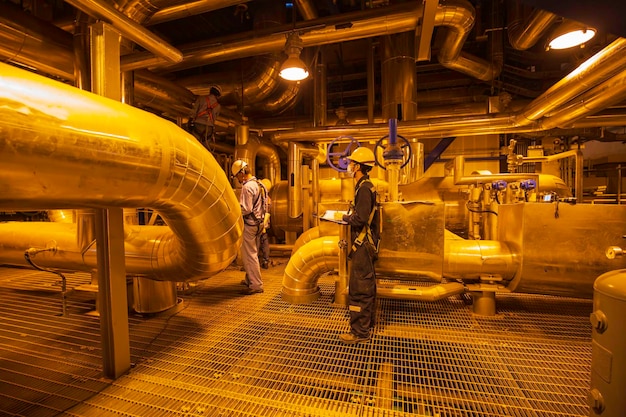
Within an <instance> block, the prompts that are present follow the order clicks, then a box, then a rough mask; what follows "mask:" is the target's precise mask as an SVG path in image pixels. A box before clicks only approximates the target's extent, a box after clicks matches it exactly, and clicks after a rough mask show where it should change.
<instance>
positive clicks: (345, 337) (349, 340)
mask: <svg viewBox="0 0 626 417" xmlns="http://www.w3.org/2000/svg"><path fill="white" fill-rule="evenodd" d="M339 340H341V341H342V342H343V343H345V344H346V345H354V344H356V343H361V342H367V341H368V340H370V337H369V335H368V336H364V337H359V336H357V335H355V334H353V333H343V334H340V335H339Z"/></svg>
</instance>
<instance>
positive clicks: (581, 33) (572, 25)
mask: <svg viewBox="0 0 626 417" xmlns="http://www.w3.org/2000/svg"><path fill="white" fill-rule="evenodd" d="M595 35H596V30H595V29H593V28H590V27H587V26H585V25H583V24H581V23H578V22H574V21H571V20H569V21H565V22H563V23H562V24H561V25H560V26H559V27H558V28H557V29H556V30H555V31H554V33H553V34H552V37H551V40H550V41H549V42H548V49H567V48H572V47H574V46H578V45H583V44H584V43H585V42H588V41H589V40H590V39H592V38H593V37H594V36H595Z"/></svg>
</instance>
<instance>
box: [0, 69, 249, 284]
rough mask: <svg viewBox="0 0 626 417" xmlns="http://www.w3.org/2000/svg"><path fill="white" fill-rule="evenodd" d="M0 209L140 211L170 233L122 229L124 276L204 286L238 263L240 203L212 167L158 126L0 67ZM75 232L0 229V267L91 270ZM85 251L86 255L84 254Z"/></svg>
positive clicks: (149, 118) (90, 258) (121, 107)
mask: <svg viewBox="0 0 626 417" xmlns="http://www.w3.org/2000/svg"><path fill="white" fill-rule="evenodd" d="M0 166H2V170H1V171H0V210H18V211H19V210H46V209H89V208H109V207H122V208H149V209H153V210H155V211H156V212H158V214H159V215H160V216H161V217H162V218H163V220H164V222H165V223H166V225H167V226H134V225H126V226H125V252H126V272H127V273H128V274H134V275H141V276H145V277H148V278H151V279H156V280H162V281H188V280H197V279H201V278H206V277H208V276H211V275H214V274H216V273H218V272H220V271H222V270H224V269H225V268H226V267H227V266H228V265H230V263H231V262H232V261H233V260H234V259H235V257H236V256H237V251H238V249H239V246H240V244H241V240H242V232H243V220H242V217H241V209H240V206H239V201H238V199H237V197H236V195H235V193H234V191H233V189H232V187H231V185H230V183H229V181H228V178H227V176H226V174H225V173H224V171H223V170H222V168H221V167H220V165H219V164H218V163H217V162H216V161H215V159H214V158H213V156H212V155H211V154H210V152H209V151H207V150H206V149H204V148H203V147H202V146H201V145H200V144H199V143H198V142H197V141H196V140H195V138H194V137H193V136H191V135H190V134H188V133H187V132H185V131H183V130H182V129H181V128H179V127H178V126H176V125H175V124H174V123H171V122H169V121H167V120H165V119H162V118H159V117H157V116H155V115H153V114H151V113H148V112H145V111H142V110H140V109H137V108H135V107H131V106H129V105H125V104H122V103H119V102H117V101H114V100H110V99H107V98H104V97H100V96H97V95H95V94H92V93H89V92H85V91H82V90H79V89H77V88H74V87H71V86H68V85H65V84H62V83H60V82H57V81H54V80H51V79H49V78H45V77H42V76H39V75H36V74H32V73H30V72H27V71H24V70H22V69H18V68H16V67H13V66H10V65H6V64H1V63H0ZM77 228H78V226H77V224H75V223H74V224H65V223H54V222H41V223H31V224H25V223H4V224H0V263H4V264H19V265H24V259H23V253H24V250H26V249H28V248H29V247H42V248H45V247H46V245H49V244H50V242H55V245H56V251H50V252H42V253H40V254H39V255H38V256H37V262H38V264H39V265H40V266H43V267H48V268H69V269H74V270H84V271H90V270H92V269H93V268H95V267H96V255H95V249H94V247H93V245H91V246H89V247H88V248H83V247H79V245H78V244H77V241H78V240H79V239H77V237H76V236H77ZM83 251H84V253H83Z"/></svg>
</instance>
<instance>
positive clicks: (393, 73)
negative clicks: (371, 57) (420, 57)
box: [381, 32, 417, 120]
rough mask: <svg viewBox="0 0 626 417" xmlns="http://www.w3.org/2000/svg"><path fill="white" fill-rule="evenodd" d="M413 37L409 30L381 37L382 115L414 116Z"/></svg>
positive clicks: (389, 116) (415, 111)
mask: <svg viewBox="0 0 626 417" xmlns="http://www.w3.org/2000/svg"><path fill="white" fill-rule="evenodd" d="M414 40H415V35H414V33H413V32H405V33H400V34H396V35H392V36H387V37H385V38H383V42H382V45H383V51H382V52H383V57H382V63H381V83H382V86H381V95H382V98H381V101H382V117H383V119H399V120H415V119H416V117H417V82H416V73H415V45H414ZM399 81H400V82H399Z"/></svg>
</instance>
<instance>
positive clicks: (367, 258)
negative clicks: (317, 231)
mask: <svg viewBox="0 0 626 417" xmlns="http://www.w3.org/2000/svg"><path fill="white" fill-rule="evenodd" d="M375 205H376V191H375V190H374V184H372V182H371V181H370V180H369V175H364V176H363V177H362V178H360V179H359V182H357V184H356V187H355V192H354V210H353V211H352V213H350V214H346V215H344V216H343V220H344V221H345V222H347V223H348V224H349V225H350V235H351V236H350V237H351V241H352V244H353V248H352V252H351V253H350V255H349V258H350V261H351V263H352V268H351V270H350V282H349V292H348V294H349V296H350V306H349V310H350V328H351V331H352V334H354V335H355V336H357V337H368V336H369V331H370V329H371V328H372V327H374V324H375V321H376V272H375V270H374V261H375V260H376V257H377V254H376V252H375V247H376V246H377V245H378V239H379V238H380V227H379V224H380V219H379V213H378V211H376V212H375V214H374V218H373V219H372V223H371V224H370V230H371V236H372V241H373V245H372V243H370V242H369V240H368V239H367V238H364V239H363V243H362V244H361V245H355V244H354V242H355V240H356V239H357V237H358V236H359V234H360V233H361V231H362V230H363V226H365V225H367V223H368V221H369V218H370V214H371V212H372V210H375V209H376V207H375Z"/></svg>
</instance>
